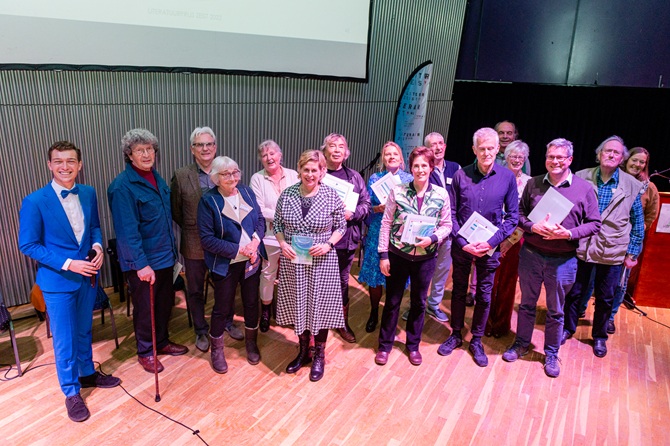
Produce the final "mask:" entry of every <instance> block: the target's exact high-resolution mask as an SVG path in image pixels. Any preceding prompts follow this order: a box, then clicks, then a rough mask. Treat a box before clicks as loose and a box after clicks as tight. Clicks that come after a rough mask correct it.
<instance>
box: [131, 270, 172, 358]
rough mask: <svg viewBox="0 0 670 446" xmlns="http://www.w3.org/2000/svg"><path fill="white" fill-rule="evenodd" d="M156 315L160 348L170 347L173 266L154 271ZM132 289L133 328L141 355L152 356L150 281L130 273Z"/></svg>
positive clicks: (157, 342) (157, 346) (157, 340)
mask: <svg viewBox="0 0 670 446" xmlns="http://www.w3.org/2000/svg"><path fill="white" fill-rule="evenodd" d="M154 274H156V282H154V313H155V317H156V348H157V349H161V348H163V347H165V346H166V345H167V343H168V342H169V339H168V323H169V321H170V313H171V312H172V306H173V305H174V289H173V288H172V267H169V268H163V269H157V270H154ZM126 280H127V281H128V289H129V290H130V295H131V297H132V299H133V327H134V328H135V340H136V341H137V356H151V354H152V343H151V305H150V303H151V301H150V299H149V282H144V281H142V280H140V279H139V277H137V271H128V272H126Z"/></svg>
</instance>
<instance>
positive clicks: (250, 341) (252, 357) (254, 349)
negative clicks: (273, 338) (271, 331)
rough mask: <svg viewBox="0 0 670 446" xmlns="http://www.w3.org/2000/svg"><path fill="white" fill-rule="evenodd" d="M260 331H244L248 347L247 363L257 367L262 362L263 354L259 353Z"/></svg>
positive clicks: (247, 329)
mask: <svg viewBox="0 0 670 446" xmlns="http://www.w3.org/2000/svg"><path fill="white" fill-rule="evenodd" d="M257 340H258V329H257V328H245V329H244V343H245V344H246V347H247V361H248V362H249V364H251V365H256V364H258V363H259V362H261V352H260V351H258V344H257V343H256V341H257Z"/></svg>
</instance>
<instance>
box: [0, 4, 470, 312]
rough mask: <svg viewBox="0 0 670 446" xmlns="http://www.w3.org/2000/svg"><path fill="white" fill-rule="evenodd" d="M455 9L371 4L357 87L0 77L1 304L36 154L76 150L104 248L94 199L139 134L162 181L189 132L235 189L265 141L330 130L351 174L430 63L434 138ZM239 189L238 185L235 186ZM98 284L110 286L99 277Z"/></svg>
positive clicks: (44, 173)
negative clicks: (229, 169)
mask: <svg viewBox="0 0 670 446" xmlns="http://www.w3.org/2000/svg"><path fill="white" fill-rule="evenodd" d="M465 6H466V2H465V0H453V1H443V0H429V1H428V0H427V1H421V2H417V1H413V0H399V1H392V0H379V1H375V4H374V8H373V15H372V29H371V39H370V45H371V47H370V58H369V82H368V83H351V82H338V81H331V80H318V79H288V78H281V77H260V76H232V75H214V74H188V73H135V72H78V71H0V151H1V152H2V156H1V157H0V168H1V173H0V185H1V186H2V187H3V190H4V191H5V192H6V193H5V194H3V195H2V198H0V205H1V206H2V209H3V212H1V213H0V224H1V225H2V232H1V233H0V255H2V260H3V263H4V268H2V269H0V281H1V282H0V288H1V289H2V292H3V294H4V296H5V300H6V301H7V303H8V304H9V305H16V304H20V303H25V302H27V301H28V291H29V289H30V286H31V285H32V283H33V281H34V267H33V265H32V263H31V262H30V261H28V260H27V259H26V258H25V257H24V256H23V255H21V254H20V252H19V250H18V248H17V233H18V211H19V208H20V205H21V200H22V198H23V197H24V196H25V195H27V194H28V193H30V192H32V191H33V190H35V189H37V188H39V187H41V186H42V185H44V184H45V183H46V182H48V181H49V180H50V174H49V171H48V169H47V166H46V150H47V148H48V147H49V145H50V144H51V143H53V142H54V141H56V140H58V139H69V140H71V141H73V142H74V143H75V144H76V145H77V146H79V147H80V148H81V149H82V150H83V156H84V171H83V173H82V176H81V178H80V180H81V182H84V183H88V184H91V185H93V186H95V188H96V189H97V191H98V199H99V210H100V218H101V222H102V229H103V238H104V239H105V240H106V239H108V238H111V237H113V229H112V225H111V218H110V213H109V209H108V206H107V199H106V189H107V186H108V185H109V183H110V182H111V180H112V179H113V178H114V177H115V176H116V175H117V174H118V173H119V172H120V171H121V170H122V169H123V168H124V163H123V157H122V154H121V151H120V148H119V141H120V139H121V136H122V135H123V134H124V133H125V132H126V131H127V130H129V129H131V128H134V127H146V128H148V129H149V130H151V131H152V132H153V133H154V134H155V135H156V136H157V137H158V139H159V144H160V161H159V163H158V165H157V168H158V170H159V172H160V173H161V175H163V176H164V178H166V180H167V181H169V180H170V177H171V175H172V172H173V171H174V169H175V168H177V167H181V166H183V165H185V164H187V163H188V162H190V161H191V157H190V151H189V149H188V137H189V135H190V132H191V131H192V129H193V128H194V127H196V126H198V125H210V126H211V127H212V128H213V129H214V131H215V132H216V133H217V137H218V142H219V148H220V149H219V152H220V153H221V154H226V155H229V156H231V157H232V158H233V159H235V160H236V161H237V162H238V163H239V164H240V167H241V168H242V170H243V171H244V179H245V180H246V181H248V180H249V178H250V177H251V174H253V172H255V171H256V170H258V169H259V167H260V165H259V163H258V162H257V160H256V146H257V145H258V143H259V142H260V141H262V140H263V139H267V138H273V139H276V140H277V141H278V142H279V143H280V145H281V146H282V147H283V148H284V153H285V161H286V164H287V165H289V166H293V165H295V162H296V160H297V157H298V154H299V153H300V152H301V151H302V150H304V149H307V148H317V147H318V146H319V144H320V143H321V141H322V139H323V137H324V136H325V135H326V134H328V133H330V132H333V131H336V132H339V133H343V134H344V135H345V136H347V139H348V141H349V144H350V146H351V149H352V155H351V158H350V160H349V163H348V164H349V166H351V167H353V168H355V169H360V168H362V167H364V166H365V165H367V163H368V162H369V161H370V160H371V159H372V158H373V157H374V156H375V154H376V153H377V151H378V150H379V148H380V147H381V145H382V144H383V143H384V142H385V141H386V140H388V139H391V138H392V137H393V128H392V125H393V118H394V112H395V107H396V103H397V100H398V96H399V95H400V90H401V88H402V86H403V85H404V83H405V80H406V78H407V76H409V74H410V73H411V72H412V70H413V69H414V68H415V67H416V66H417V65H419V64H420V63H422V62H424V61H426V60H429V59H430V60H433V62H434V63H435V67H434V71H433V72H434V76H433V81H432V82H433V83H432V85H431V91H430V100H429V111H430V113H429V116H428V121H427V129H426V130H427V131H433V130H437V131H441V132H444V133H445V135H446V131H447V128H448V123H449V117H450V116H449V115H450V113H451V95H452V91H453V80H454V73H455V70H456V60H457V53H458V48H459V43H460V36H461V29H462V26H463V18H464V13H465ZM243 181H244V180H243ZM103 283H104V284H105V285H109V284H110V283H111V275H110V274H109V269H108V267H107V266H106V267H105V270H104V271H103Z"/></svg>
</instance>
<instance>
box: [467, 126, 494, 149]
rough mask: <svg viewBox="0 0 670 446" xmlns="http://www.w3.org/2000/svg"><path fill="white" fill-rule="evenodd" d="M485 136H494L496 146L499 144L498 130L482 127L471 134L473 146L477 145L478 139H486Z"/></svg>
mask: <svg viewBox="0 0 670 446" xmlns="http://www.w3.org/2000/svg"><path fill="white" fill-rule="evenodd" d="M486 138H495V140H496V146H498V145H500V139H499V138H498V132H496V131H495V130H493V129H492V128H491V127H483V128H481V129H479V130H477V131H476V132H475V134H474V135H472V145H473V146H474V147H478V141H479V140H480V139H486Z"/></svg>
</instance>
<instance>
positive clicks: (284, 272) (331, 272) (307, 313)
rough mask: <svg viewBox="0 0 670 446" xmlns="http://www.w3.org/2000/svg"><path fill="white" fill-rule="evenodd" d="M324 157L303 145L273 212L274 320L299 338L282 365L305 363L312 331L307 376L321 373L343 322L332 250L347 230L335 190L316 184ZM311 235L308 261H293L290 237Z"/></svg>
mask: <svg viewBox="0 0 670 446" xmlns="http://www.w3.org/2000/svg"><path fill="white" fill-rule="evenodd" d="M325 174H326V160H325V158H324V156H323V154H322V153H321V152H320V151H318V150H308V151H306V152H303V153H302V155H300V159H299V160H298V177H299V179H300V182H299V183H297V184H294V185H293V186H290V187H288V188H286V189H284V191H283V192H282V193H281V195H280V196H279V199H278V200H277V208H276V211H275V222H274V232H275V235H276V236H277V241H278V242H279V246H280V248H281V260H280V267H279V287H278V292H277V323H278V324H279V325H293V327H294V330H295V333H296V334H297V335H298V337H299V339H300V343H299V344H300V351H299V353H298V356H297V357H296V358H295V359H294V360H293V361H292V362H291V363H290V364H289V365H288V366H287V367H286V372H287V373H295V372H297V371H298V370H299V369H300V368H301V367H302V366H303V365H304V364H307V363H309V362H310V360H311V359H312V358H310V357H309V341H310V336H311V335H312V334H313V335H314V358H313V359H314V361H313V363H312V369H311V372H310V376H309V377H310V380H312V381H318V380H319V379H321V378H322V377H323V372H324V365H325V360H324V350H325V345H326V340H327V338H328V329H331V328H341V327H344V315H343V311H342V294H341V290H340V281H339V268H338V265H337V254H336V252H335V250H334V249H333V246H334V245H335V243H337V242H338V241H339V240H340V238H342V235H343V234H344V232H345V231H346V228H347V224H346V221H345V219H344V204H343V203H342V200H341V199H340V198H339V196H338V195H337V193H336V192H335V191H334V190H333V189H331V188H330V187H328V186H323V185H321V184H320V180H321V179H322V178H323V176H324V175H325ZM296 235H299V236H305V237H309V238H311V239H312V240H313V244H312V246H311V248H309V251H308V253H309V255H310V256H312V264H311V265H307V264H298V263H294V262H293V261H294V260H295V259H296V258H297V254H296V251H295V249H294V247H295V246H294V245H292V243H291V241H292V237H293V236H296Z"/></svg>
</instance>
